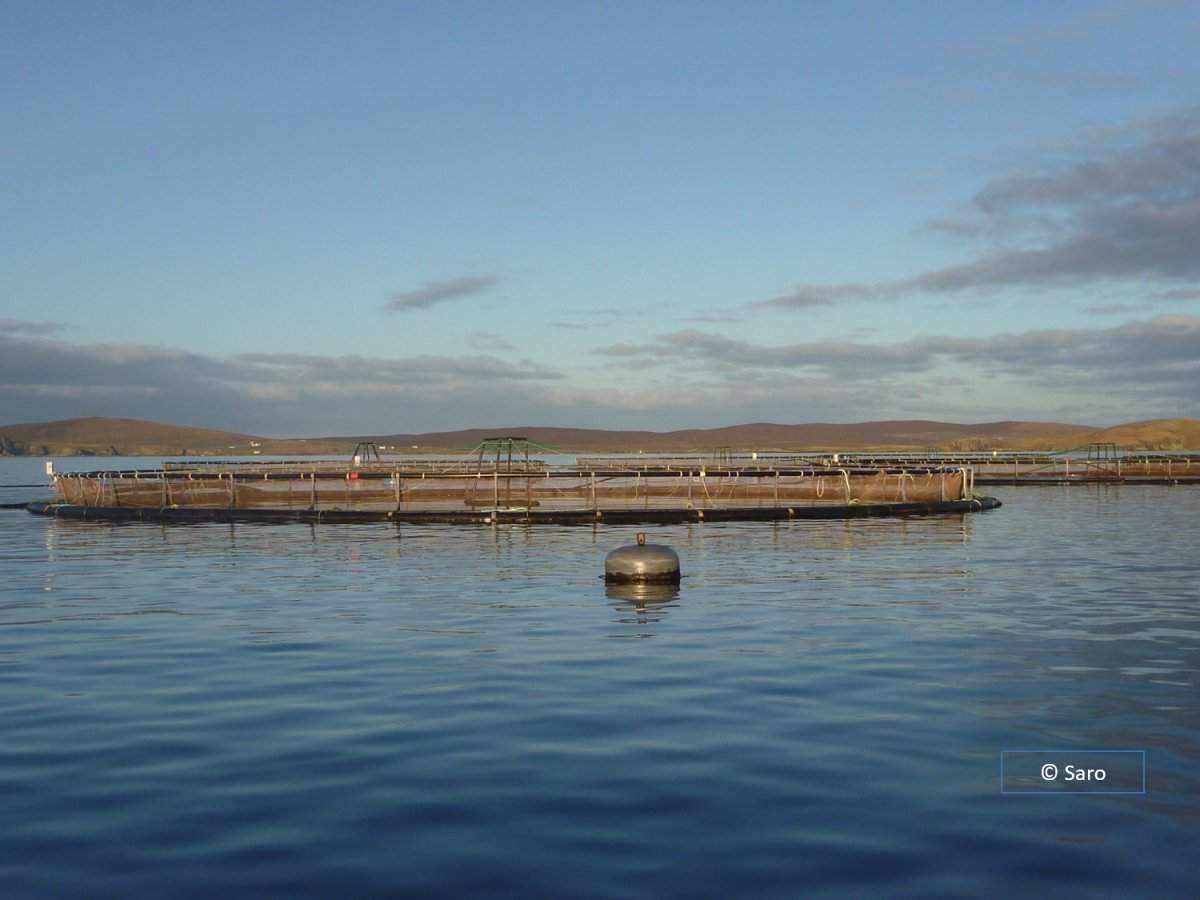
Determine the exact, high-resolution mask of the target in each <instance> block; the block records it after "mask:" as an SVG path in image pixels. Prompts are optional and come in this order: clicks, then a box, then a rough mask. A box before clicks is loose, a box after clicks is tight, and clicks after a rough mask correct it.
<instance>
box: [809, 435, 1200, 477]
mask: <svg viewBox="0 0 1200 900" xmlns="http://www.w3.org/2000/svg"><path fill="white" fill-rule="evenodd" d="M832 459H834V460H836V461H837V462H838V463H839V464H842V465H852V466H914V465H929V466H961V467H969V468H970V469H971V470H972V471H973V472H974V473H975V484H978V485H997V484H1013V485H1021V484H1027V485H1038V484H1041V485H1065V484H1200V453H1186V452H1173V453H1172V452H1165V451H1150V450H1121V449H1118V448H1117V446H1116V445H1115V444H1087V445H1085V446H1083V447H1076V448H1075V449H1073V450H1063V451H1057V452H1035V451H1004V450H989V451H972V452H958V453H955V452H946V451H934V450H931V451H926V452H911V453H849V454H845V453H843V454H834V455H833V456H832Z"/></svg>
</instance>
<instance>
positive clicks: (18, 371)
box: [0, 334, 563, 434]
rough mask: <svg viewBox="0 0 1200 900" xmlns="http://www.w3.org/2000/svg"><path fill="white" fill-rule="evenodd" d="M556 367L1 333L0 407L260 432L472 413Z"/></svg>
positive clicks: (7, 417) (31, 414)
mask: <svg viewBox="0 0 1200 900" xmlns="http://www.w3.org/2000/svg"><path fill="white" fill-rule="evenodd" d="M562 379H563V375H562V373H560V372H558V371H556V370H554V369H551V368H549V367H547V366H545V365H542V364H539V363H536V362H533V361H530V360H520V361H518V362H516V363H513V362H510V361H506V360H501V359H499V358H497V357H495V356H491V355H488V354H486V353H478V354H469V355H463V356H450V355H432V354H430V355H419V356H412V357H403V358H391V359H383V358H374V357H366V356H358V355H346V356H326V355H319V354H302V353H274V354H240V355H235V356H230V357H224V358H222V357H215V356H207V355H203V354H196V353H188V352H185V351H182V350H177V349H172V348H164V347H148V346H142V345H136V344H73V343H69V342H65V341H58V340H51V339H47V338H43V337H39V336H19V335H3V334H0V410H3V413H0V419H2V420H3V421H4V422H6V423H14V422H20V421H41V420H45V419H47V418H68V417H72V416H83V415H115V416H129V417H134V418H148V419H158V420H160V421H179V420H180V417H181V410H186V411H187V415H186V418H187V419H188V420H189V424H197V425H205V426H208V427H215V428H228V429H234V430H246V431H263V432H265V433H291V434H313V433H317V432H320V431H322V430H328V429H329V428H336V427H338V426H337V424H336V423H346V424H347V425H349V424H350V423H352V422H358V423H359V425H358V428H360V429H364V430H365V429H367V428H369V427H370V425H369V423H371V422H375V421H384V422H386V421H390V420H392V419H394V417H395V416H396V414H397V413H396V411H397V410H398V409H401V408H405V409H410V410H411V409H422V410H426V411H434V412H436V410H437V408H438V407H439V405H441V406H444V407H445V409H446V410H447V413H444V414H452V415H455V416H457V415H460V414H461V415H467V414H470V415H474V416H481V415H486V414H487V413H488V410H489V407H490V408H494V409H504V408H507V407H508V406H511V398H512V397H514V396H525V397H526V399H528V400H530V402H531V403H532V401H533V397H535V396H536V394H537V392H538V391H539V390H541V389H543V388H544V387H545V386H546V385H553V384H556V383H558V382H560V381H561V380H562Z"/></svg>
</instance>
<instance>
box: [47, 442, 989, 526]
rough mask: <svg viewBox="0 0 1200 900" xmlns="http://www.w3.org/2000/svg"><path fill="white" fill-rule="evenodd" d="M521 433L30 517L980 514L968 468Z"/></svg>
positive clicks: (204, 468) (656, 518)
mask: <svg viewBox="0 0 1200 900" xmlns="http://www.w3.org/2000/svg"><path fill="white" fill-rule="evenodd" d="M530 450H531V446H530V444H529V442H526V441H524V440H523V439H521V438H493V439H489V440H488V441H485V442H483V444H481V445H480V446H479V447H478V448H475V451H473V452H471V453H469V454H468V455H466V456H463V457H458V458H455V459H439V458H403V459H402V458H396V459H391V458H384V457H381V456H380V455H379V453H378V452H377V450H376V449H375V448H374V446H372V445H369V444H365V445H360V446H359V448H358V450H357V451H356V452H355V454H354V456H353V457H352V458H351V459H350V460H346V459H340V460H285V461H272V460H254V461H251V462H242V461H187V462H177V463H168V464H166V465H164V466H163V467H162V468H159V469H152V470H141V469H133V470H119V471H97V472H79V473H56V474H54V476H53V479H54V481H53V491H54V497H53V499H52V500H51V501H49V502H45V503H35V504H30V505H29V509H30V511H32V512H36V513H41V514H44V515H52V516H68V517H76V518H104V519H135V520H160V521H162V520H167V521H171V520H178V521H229V520H261V521H297V520H299V521H326V522H334V521H373V520H389V521H397V522H474V523H496V522H502V521H504V522H548V523H583V522H593V523H594V522H610V523H618V522H620V523H624V522H631V523H632V522H648V523H669V522H704V521H738V520H782V519H793V518H852V517H861V516H897V515H927V514H934V513H944V512H966V511H975V510H981V509H991V508H995V507H998V506H999V505H1000V503H999V501H998V500H995V499H994V498H990V497H977V496H975V492H974V488H975V481H974V471H973V469H972V468H971V467H969V466H944V465H890V464H889V465H870V466H861V465H844V464H839V463H837V462H834V461H833V460H830V459H826V460H823V461H822V460H816V459H807V460H805V459H798V458H795V457H786V456H771V455H759V454H749V455H738V456H735V455H733V454H728V453H720V454H717V455H715V456H712V457H708V458H702V457H681V458H666V457H650V456H646V457H642V456H624V457H609V458H603V459H585V458H580V459H576V460H575V461H574V462H573V463H568V464H555V463H552V462H548V461H546V460H544V459H540V458H537V456H535V455H531V453H530Z"/></svg>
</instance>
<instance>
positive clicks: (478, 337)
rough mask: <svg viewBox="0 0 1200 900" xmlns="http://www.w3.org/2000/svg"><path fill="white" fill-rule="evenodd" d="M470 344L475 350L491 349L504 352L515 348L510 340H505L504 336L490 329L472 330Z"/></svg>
mask: <svg viewBox="0 0 1200 900" xmlns="http://www.w3.org/2000/svg"><path fill="white" fill-rule="evenodd" d="M471 346H472V347H473V348H474V349H476V350H492V351H495V352H505V351H510V350H516V349H517V348H516V346H514V345H513V344H512V342H510V341H508V340H505V338H503V337H501V336H500V335H498V334H494V333H492V332H490V331H476V332H473V333H472V334H471Z"/></svg>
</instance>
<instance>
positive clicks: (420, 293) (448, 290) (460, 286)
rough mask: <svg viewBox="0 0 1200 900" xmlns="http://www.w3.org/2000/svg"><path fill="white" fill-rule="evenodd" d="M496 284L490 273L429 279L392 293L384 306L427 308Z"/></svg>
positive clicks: (394, 309) (396, 309)
mask: <svg viewBox="0 0 1200 900" xmlns="http://www.w3.org/2000/svg"><path fill="white" fill-rule="evenodd" d="M497 284H499V279H497V278H495V277H493V276H491V275H464V276H462V277H461V278H453V279H450V280H449V281H431V282H430V283H429V284H426V285H424V286H423V287H419V288H417V289H416V290H411V291H401V292H399V293H396V294H393V295H392V298H391V299H390V300H389V301H388V302H387V305H386V306H385V307H384V308H385V309H387V310H388V311H390V312H410V311H412V310H414V309H428V308H429V307H431V306H436V305H437V304H439V303H443V302H445V301H446V300H457V299H461V298H463V297H470V296H473V295H475V294H481V293H483V292H484V291H488V290H490V289H492V288H494V287H495V286H496V285H497Z"/></svg>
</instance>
